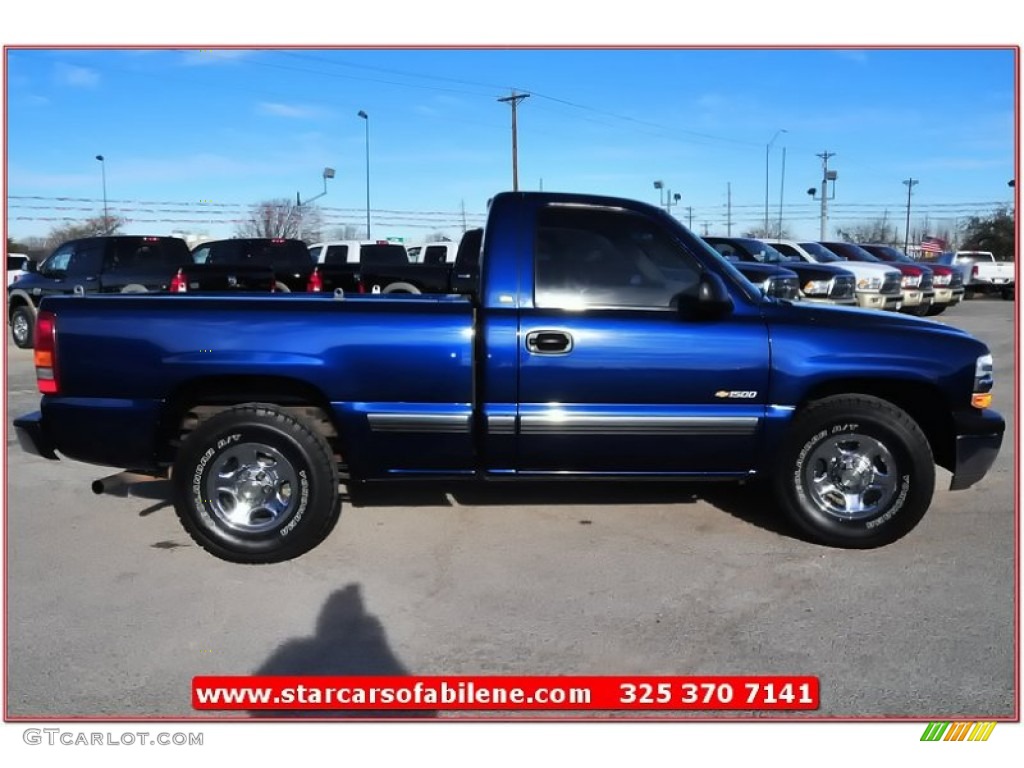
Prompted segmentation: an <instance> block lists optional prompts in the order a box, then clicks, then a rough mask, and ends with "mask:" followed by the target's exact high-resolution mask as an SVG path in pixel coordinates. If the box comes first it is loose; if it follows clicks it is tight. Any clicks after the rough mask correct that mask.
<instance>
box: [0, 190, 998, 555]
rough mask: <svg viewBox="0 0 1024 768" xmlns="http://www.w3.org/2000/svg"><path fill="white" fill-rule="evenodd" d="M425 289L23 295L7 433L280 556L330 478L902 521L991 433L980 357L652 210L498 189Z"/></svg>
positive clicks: (979, 460) (842, 528) (992, 418)
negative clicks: (764, 282)
mask: <svg viewBox="0 0 1024 768" xmlns="http://www.w3.org/2000/svg"><path fill="white" fill-rule="evenodd" d="M448 291H449V293H446V294H444V295H408V294H407V295H390V296H376V295H372V294H368V295H355V296H353V295H348V294H343V293H341V292H336V293H330V294H326V293H325V294H320V295H315V294H306V295H296V294H290V295H274V296H261V295H235V296H223V297H220V296H218V297H213V296H203V295H195V296H192V295H182V296H175V297H161V296H146V297H133V296H113V297H105V296H79V297H54V298H46V299H44V300H43V302H42V304H41V306H40V312H39V320H38V325H37V334H36V347H35V351H34V354H35V365H36V369H37V381H38V385H39V388H40V390H41V391H42V393H43V395H44V396H43V398H42V404H41V409H40V411H39V412H36V413H32V414H29V415H26V416H23V417H21V418H19V419H17V420H16V421H15V426H16V428H17V432H18V437H19V439H20V442H21V444H22V446H23V447H24V448H25V449H26V450H28V451H31V452H33V453H37V454H40V455H42V456H45V457H48V458H51V459H54V458H57V454H58V453H60V454H63V455H64V456H66V457H68V458H70V459H75V460H79V461H84V462H91V463H94V464H100V465H108V466H114V467H119V468H127V469H131V470H134V471H141V472H147V473H151V474H154V475H166V474H168V473H169V475H170V478H171V486H172V488H173V492H174V503H175V508H176V510H177V514H178V516H179V518H180V520H181V522H182V524H183V525H184V527H185V528H186V529H187V531H188V532H189V534H190V535H191V536H192V537H193V539H194V540H195V541H196V542H197V543H198V544H199V545H201V546H202V547H204V548H205V549H207V550H208V551H209V552H211V553H213V554H214V555H216V556H218V557H221V558H224V559H226V560H230V561H234V562H243V563H267V562H276V561H281V560H287V559H289V558H293V557H296V556H298V555H301V554H302V553H304V552H306V551H308V550H310V549H311V548H313V547H315V546H316V545H317V544H319V543H320V542H321V541H322V540H323V539H324V538H325V537H326V536H327V535H328V533H329V532H330V530H331V529H332V527H333V526H334V524H335V521H336V520H337V518H338V515H339V511H340V501H339V484H341V483H342V482H347V483H349V482H350V483H356V482H370V481H387V480H397V479H402V478H432V479H443V480H445V481H446V482H447V481H449V480H452V481H454V480H481V479H482V480H491V481H503V480H504V481H513V480H518V479H533V480H536V479H544V478H550V479H556V478H576V479H592V480H602V481H609V480H623V479H629V480H636V479H641V478H659V479H666V478H676V479H681V480H717V481H761V482H764V483H765V485H766V486H767V487H768V488H770V489H771V490H772V491H773V495H774V498H775V499H776V503H777V506H778V508H779V509H780V510H781V511H782V512H783V513H784V514H786V515H788V517H789V518H790V519H791V520H792V522H793V523H794V524H795V525H796V526H797V527H798V528H799V529H800V530H801V531H802V532H803V533H804V534H805V535H806V536H807V537H809V538H811V539H812V540H814V541H818V542H821V543H825V544H828V545H833V546H840V547H849V548H867V547H874V546H879V545H883V544H887V543H889V542H892V541H894V540H896V539H898V538H900V537H901V536H903V535H904V534H906V533H907V532H908V531H910V530H911V529H912V528H913V527H914V526H915V525H916V524H917V523H918V521H919V520H920V519H921V518H922V516H923V515H924V514H925V511H926V510H927V508H928V506H929V504H930V503H931V499H932V494H933V489H934V485H935V465H936V464H938V465H940V466H942V467H945V468H947V469H949V470H950V471H951V472H952V482H951V488H953V489H963V488H967V487H969V486H971V485H972V484H974V483H976V482H977V481H979V480H980V479H981V478H982V477H983V476H984V475H985V473H986V472H987V471H988V469H989V468H990V466H991V465H992V462H993V461H994V460H995V457H996V454H997V452H998V450H999V447H1000V444H1001V441H1002V435H1003V430H1004V422H1003V419H1002V418H1001V417H1000V416H999V415H998V414H997V413H995V412H993V411H992V410H990V408H989V405H990V404H991V398H992V395H991V389H992V386H993V378H992V357H991V355H990V353H989V350H988V349H987V348H986V346H985V345H984V344H983V343H982V342H980V341H978V340H977V339H975V338H973V337H971V336H970V335H968V334H966V333H964V332H962V331H959V330H956V329H953V328H949V327H946V326H943V325H940V324H938V323H935V322H932V321H928V320H922V319H918V318H912V317H903V316H895V315H889V314H881V313H877V314H876V313H868V312H863V311H860V310H858V309H849V308H844V307H831V306H819V305H814V306H809V305H806V304H805V303H804V302H789V301H785V300H780V299H775V298H772V297H767V296H764V295H763V294H762V293H761V292H760V291H758V290H756V289H755V288H754V287H753V286H752V285H751V283H749V282H748V281H747V280H746V279H744V278H743V277H742V275H740V274H739V273H738V272H737V271H736V270H735V268H734V267H733V266H732V265H730V264H729V263H728V262H727V261H726V260H725V259H723V258H722V257H721V256H720V255H719V254H718V253H716V252H715V251H714V250H713V249H711V248H710V247H709V246H707V245H706V244H705V243H703V242H702V241H701V240H700V239H699V238H697V237H696V236H694V235H693V234H692V233H691V232H689V231H688V230H687V229H686V228H684V227H683V226H682V225H680V224H679V223H678V222H677V221H676V220H675V219H673V218H672V217H670V216H668V215H667V214H666V213H665V212H664V211H661V210H660V209H658V208H655V207H652V206H649V205H646V204H643V203H639V202H632V201H629V200H623V199H619V198H610V197H598V196H591V195H570V194H554V193H543V192H527V193H508V192H506V193H502V194H499V195H498V196H496V197H495V198H493V200H492V201H491V204H490V209H489V214H488V219H487V225H486V228H485V229H484V230H483V231H482V232H480V231H477V232H471V233H468V234H467V240H466V241H464V242H463V243H462V244H461V247H460V250H459V255H458V257H457V259H456V263H455V265H454V269H453V270H452V275H451V283H450V285H449V286H448Z"/></svg>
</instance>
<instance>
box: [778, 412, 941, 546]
mask: <svg viewBox="0 0 1024 768" xmlns="http://www.w3.org/2000/svg"><path fill="white" fill-rule="evenodd" d="M840 465H845V467H844V466H840ZM774 479H775V490H776V494H777V496H778V499H779V501H780V502H781V504H782V507H783V509H784V510H785V511H786V513H787V515H788V516H789V518H790V519H791V520H792V521H793V523H795V524H796V525H797V527H799V528H800V530H802V531H803V532H804V533H805V534H807V535H808V536H810V537H811V538H812V539H814V540H815V541H817V542H820V543H822V544H828V545H830V546H835V547H845V548H849V549H866V548H870V547H878V546H882V545H884V544H889V543H891V542H893V541H896V540H897V539H899V538H901V537H902V536H904V535H906V534H907V533H909V532H910V531H911V530H912V529H913V528H914V526H916V525H917V524H918V523H919V522H920V521H921V518H922V517H924V514H925V512H926V511H927V510H928V506H929V504H931V499H932V493H933V492H934V489H935V464H934V459H933V458H932V451H931V446H930V445H929V444H928V439H927V438H926V437H925V435H924V433H923V432H922V431H921V428H920V427H919V426H918V425H917V422H915V421H914V420H913V419H912V418H911V417H910V416H909V415H907V413H906V412H905V411H903V410H902V409H900V408H898V407H896V406H895V405H893V404H892V403H890V402H888V401H886V400H882V399H879V398H877V397H871V396H868V395H837V396H834V397H828V398H825V399H823V400H819V401H817V402H815V403H812V404H811V405H809V406H808V407H807V408H806V409H805V410H804V411H803V412H801V413H800V414H798V415H797V416H796V418H795V420H794V423H793V426H792V429H791V430H790V433H789V435H788V437H787V438H786V439H785V440H784V441H783V446H782V451H781V453H780V462H779V465H778V467H777V471H776V472H775V478H774ZM858 505H859V506H860V507H861V508H860V509H856V508H855V507H856V506H858Z"/></svg>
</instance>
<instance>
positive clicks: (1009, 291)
mask: <svg viewBox="0 0 1024 768" xmlns="http://www.w3.org/2000/svg"><path fill="white" fill-rule="evenodd" d="M999 296H1000V298H1002V300H1003V301H1013V288H1003V290H1001V291H1000V292H999Z"/></svg>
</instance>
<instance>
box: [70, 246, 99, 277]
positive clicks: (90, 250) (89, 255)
mask: <svg viewBox="0 0 1024 768" xmlns="http://www.w3.org/2000/svg"><path fill="white" fill-rule="evenodd" d="M103 250H104V248H103V243H102V242H84V243H79V244H78V247H76V248H75V252H74V254H72V256H71V263H70V264H69V265H68V274H69V275H76V276H77V275H81V276H87V275H91V276H95V275H98V274H99V273H100V269H101V268H102V266H103Z"/></svg>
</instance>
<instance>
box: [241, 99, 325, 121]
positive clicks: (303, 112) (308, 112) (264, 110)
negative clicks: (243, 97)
mask: <svg viewBox="0 0 1024 768" xmlns="http://www.w3.org/2000/svg"><path fill="white" fill-rule="evenodd" d="M256 109H257V111H259V112H260V113H261V114H264V115H274V116H275V117H294V118H307V117H314V116H315V115H317V114H319V110H318V109H316V108H315V107H305V106H301V105H299V104H281V103H279V102H273V101H261V102H260V103H259V104H258V105H257V106H256Z"/></svg>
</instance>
